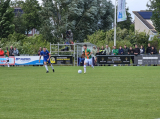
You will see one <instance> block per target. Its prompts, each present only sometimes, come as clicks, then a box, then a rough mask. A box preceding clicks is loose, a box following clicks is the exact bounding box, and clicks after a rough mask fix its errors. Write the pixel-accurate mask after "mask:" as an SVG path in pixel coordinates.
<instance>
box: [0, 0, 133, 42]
mask: <svg viewBox="0 0 160 119" xmlns="http://www.w3.org/2000/svg"><path fill="white" fill-rule="evenodd" d="M42 1H43V2H42V6H40V4H39V3H38V1H37V0H25V2H24V1H21V0H19V1H17V0H15V1H10V0H1V4H0V13H2V14H1V16H0V21H1V22H0V39H2V38H7V37H8V35H9V34H13V33H14V32H16V33H17V35H18V34H19V35H20V34H28V33H29V32H30V31H31V30H32V29H33V28H35V29H37V30H39V31H40V34H42V36H43V38H44V39H45V40H47V41H48V42H53V43H56V42H63V41H64V39H65V36H66V31H67V30H68V29H71V30H72V32H73V34H74V40H76V41H79V42H83V41H84V39H86V38H87V35H91V34H93V33H94V32H95V31H97V30H103V31H107V30H110V29H111V28H112V27H113V26H112V23H113V18H114V6H113V4H112V2H111V1H110V0H78V1H77V0H42ZM15 7H20V8H21V9H22V10H23V14H22V13H18V14H16V16H15V14H14V13H13V11H14V8H15ZM127 16H128V17H127V21H125V22H121V23H118V26H119V27H121V28H126V29H129V28H130V25H131V23H132V18H131V14H130V13H129V12H128V8H127ZM19 40H20V39H19Z"/></svg>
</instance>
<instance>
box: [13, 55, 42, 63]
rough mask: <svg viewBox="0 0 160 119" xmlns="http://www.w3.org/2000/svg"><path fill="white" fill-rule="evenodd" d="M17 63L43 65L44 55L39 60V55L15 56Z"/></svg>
mask: <svg viewBox="0 0 160 119" xmlns="http://www.w3.org/2000/svg"><path fill="white" fill-rule="evenodd" d="M15 65H43V57H41V60H40V62H39V56H15Z"/></svg>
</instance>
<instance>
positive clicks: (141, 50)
mask: <svg viewBox="0 0 160 119" xmlns="http://www.w3.org/2000/svg"><path fill="white" fill-rule="evenodd" d="M144 53H145V49H144V47H143V46H142V45H141V49H140V54H141V55H143V54H144Z"/></svg>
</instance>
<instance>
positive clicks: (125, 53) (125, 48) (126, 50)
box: [123, 45, 129, 55]
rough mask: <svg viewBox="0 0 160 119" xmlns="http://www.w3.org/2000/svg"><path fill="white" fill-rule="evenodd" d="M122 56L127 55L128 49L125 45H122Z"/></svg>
mask: <svg viewBox="0 0 160 119" xmlns="http://www.w3.org/2000/svg"><path fill="white" fill-rule="evenodd" d="M123 50H124V55H128V54H129V49H128V48H127V46H126V45H124V49H123Z"/></svg>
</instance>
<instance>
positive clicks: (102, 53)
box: [100, 46, 106, 55]
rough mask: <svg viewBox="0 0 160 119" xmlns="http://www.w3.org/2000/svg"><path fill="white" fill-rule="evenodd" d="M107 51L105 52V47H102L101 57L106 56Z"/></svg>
mask: <svg viewBox="0 0 160 119" xmlns="http://www.w3.org/2000/svg"><path fill="white" fill-rule="evenodd" d="M105 54H106V53H105V50H104V47H103V46H102V48H101V50H100V55H105Z"/></svg>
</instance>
